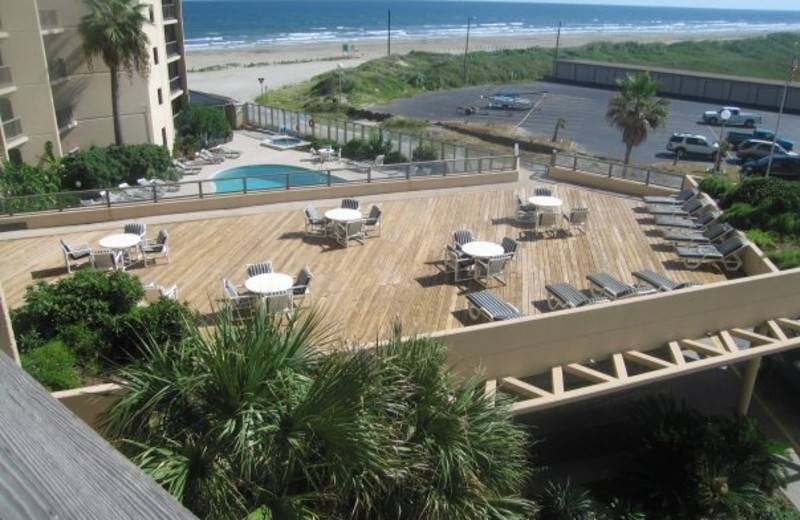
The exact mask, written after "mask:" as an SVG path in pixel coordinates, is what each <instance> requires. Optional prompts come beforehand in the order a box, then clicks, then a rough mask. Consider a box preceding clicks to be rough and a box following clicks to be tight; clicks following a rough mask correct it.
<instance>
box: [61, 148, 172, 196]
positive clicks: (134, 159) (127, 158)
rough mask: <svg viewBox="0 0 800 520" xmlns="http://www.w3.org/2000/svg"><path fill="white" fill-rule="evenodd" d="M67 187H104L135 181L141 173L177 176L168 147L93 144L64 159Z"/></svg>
mask: <svg viewBox="0 0 800 520" xmlns="http://www.w3.org/2000/svg"><path fill="white" fill-rule="evenodd" d="M62 164H63V176H62V182H61V186H62V189H64V190H71V189H74V188H75V186H76V183H78V182H79V183H80V185H81V189H87V190H92V189H101V188H108V187H113V186H117V185H118V184H120V183H122V182H127V183H128V184H131V185H135V184H136V181H137V179H140V178H142V177H146V178H156V179H163V180H168V181H171V180H177V179H178V176H177V173H176V172H175V170H174V168H173V167H172V158H171V157H170V154H169V150H167V149H166V148H164V147H163V146H158V145H154V144H135V145H124V146H116V145H112V146H107V147H102V148H101V147H97V146H93V147H91V148H89V149H88V150H84V151H80V152H78V153H76V154H74V155H68V156H66V157H64V159H63V162H62Z"/></svg>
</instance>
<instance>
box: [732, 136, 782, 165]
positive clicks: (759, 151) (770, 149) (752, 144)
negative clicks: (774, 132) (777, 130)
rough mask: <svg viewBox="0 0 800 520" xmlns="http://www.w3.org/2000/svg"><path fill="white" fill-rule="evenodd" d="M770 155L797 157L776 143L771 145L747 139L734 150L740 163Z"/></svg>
mask: <svg viewBox="0 0 800 520" xmlns="http://www.w3.org/2000/svg"><path fill="white" fill-rule="evenodd" d="M770 153H772V154H775V155H797V154H796V153H795V152H790V151H788V150H786V149H785V148H784V147H783V146H781V145H779V144H778V143H775V144H773V143H772V141H764V140H761V139H748V140H747V141H744V142H742V143H739V146H738V147H737V148H736V156H737V157H739V159H741V160H742V162H747V161H751V160H753V159H760V158H761V157H766V156H767V155H770Z"/></svg>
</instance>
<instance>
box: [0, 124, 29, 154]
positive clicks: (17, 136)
mask: <svg viewBox="0 0 800 520" xmlns="http://www.w3.org/2000/svg"><path fill="white" fill-rule="evenodd" d="M3 135H4V136H5V139H6V149H10V148H14V147H16V146H19V145H21V144H23V143H25V142H27V141H28V137H27V136H26V135H25V134H24V133H23V132H22V120H21V119H20V118H18V117H15V118H14V119H9V120H8V121H3Z"/></svg>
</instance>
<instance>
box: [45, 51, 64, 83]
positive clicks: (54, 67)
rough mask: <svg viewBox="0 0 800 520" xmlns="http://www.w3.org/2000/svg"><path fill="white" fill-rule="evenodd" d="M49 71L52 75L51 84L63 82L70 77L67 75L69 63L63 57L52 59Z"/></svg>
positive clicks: (48, 66) (48, 67)
mask: <svg viewBox="0 0 800 520" xmlns="http://www.w3.org/2000/svg"><path fill="white" fill-rule="evenodd" d="M47 71H48V74H49V75H50V84H51V85H54V84H57V83H63V82H64V81H67V80H68V79H69V76H68V75H67V64H66V63H65V62H64V60H63V59H62V58H58V59H56V60H53V61H51V62H50V63H48V64H47Z"/></svg>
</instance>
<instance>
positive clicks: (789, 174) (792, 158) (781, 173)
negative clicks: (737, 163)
mask: <svg viewBox="0 0 800 520" xmlns="http://www.w3.org/2000/svg"><path fill="white" fill-rule="evenodd" d="M768 163H769V156H766V157H762V158H761V159H758V160H755V161H749V162H746V163H744V164H743V165H742V177H748V176H750V175H764V174H765V173H766V172H767V164H768ZM769 174H770V176H771V177H777V178H779V179H786V180H800V156H797V155H773V156H772V166H770V169H769Z"/></svg>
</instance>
